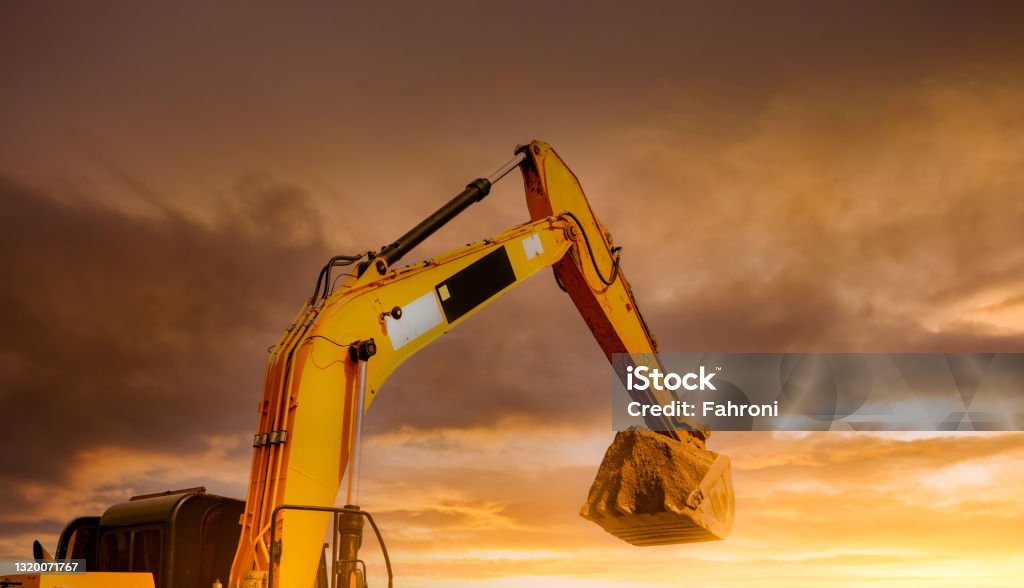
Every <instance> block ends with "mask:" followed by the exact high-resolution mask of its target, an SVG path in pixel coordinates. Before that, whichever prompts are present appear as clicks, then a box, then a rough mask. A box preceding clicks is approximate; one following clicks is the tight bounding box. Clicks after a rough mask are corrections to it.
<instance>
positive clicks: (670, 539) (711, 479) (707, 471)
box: [580, 429, 735, 546]
mask: <svg viewBox="0 0 1024 588" xmlns="http://www.w3.org/2000/svg"><path fill="white" fill-rule="evenodd" d="M734 512H735V504H734V500H733V490H732V473H731V471H730V468H729V458H728V457H726V456H724V455H719V454H717V453H714V452H712V451H708V450H707V449H705V448H704V447H703V443H701V442H700V441H698V440H696V439H693V438H691V437H686V438H684V440H682V441H677V440H675V439H672V438H670V437H668V436H665V435H662V434H659V433H655V432H652V431H648V430H646V429H630V430H628V431H621V432H619V433H618V434H617V435H616V436H615V440H614V441H612V444H611V445H610V446H609V447H608V451H607V452H605V456H604V460H603V461H602V462H601V467H600V468H599V469H598V472H597V477H596V478H595V479H594V483H593V485H592V486H591V487H590V495H589V496H588V497H587V502H586V504H584V505H583V508H582V509H581V510H580V516H582V517H583V518H585V519H587V520H590V521H593V522H595V523H597V524H598V525H600V526H601V528H603V529H604V530H605V531H607V532H609V533H611V534H612V535H615V536H616V537H618V538H619V539H622V540H623V541H626V542H627V543H631V544H633V545H640V546H646V545H670V544H676V543H694V542H697V541H711V540H715V539H725V537H726V536H728V535H729V531H730V530H731V529H732V522H733V515H734Z"/></svg>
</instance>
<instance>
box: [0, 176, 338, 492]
mask: <svg viewBox="0 0 1024 588" xmlns="http://www.w3.org/2000/svg"><path fill="white" fill-rule="evenodd" d="M0 199H2V200H3V202H4V206H3V208H2V210H0V224H2V225H3V227H4V230H3V232H2V233H0V251H3V252H4V253H3V256H4V259H5V260H6V262H5V270H4V271H5V274H6V277H5V279H4V280H3V282H2V286H0V301H2V306H0V357H2V358H3V361H2V362H0V414H4V415H6V417H5V430H6V434H8V435H10V436H11V437H10V438H16V439H32V442H31V443H23V444H18V445H17V446H16V447H15V446H12V445H10V444H8V445H7V446H6V448H5V449H4V451H3V467H2V474H0V476H2V477H3V479H6V480H18V479H32V480H43V479H49V478H53V477H54V476H59V475H61V474H60V472H61V471H62V466H63V465H66V463H67V461H68V460H69V459H71V458H72V457H73V456H74V455H75V454H76V452H78V451H80V450H83V449H87V448H90V447H96V446H102V445H119V444H123V445H127V446H130V447H138V448H157V447H159V448H165V449H168V448H173V449H168V450H171V451H188V450H189V449H194V448H196V447H201V446H202V444H203V443H204V440H205V438H206V436H208V435H213V434H224V433H237V432H240V431H245V430H247V429H248V428H250V427H252V426H253V423H254V422H255V411H254V407H255V402H256V401H257V399H258V398H259V394H260V390H261V378H262V369H263V365H264V361H265V359H264V358H265V353H266V347H267V346H268V345H270V344H272V343H273V341H274V340H275V338H276V337H277V336H278V335H279V332H280V330H281V329H283V327H284V326H286V322H287V321H288V319H289V317H290V316H291V315H290V313H291V312H294V310H292V309H293V308H297V307H298V305H299V304H301V302H302V300H303V298H304V297H305V296H308V294H307V292H308V290H309V289H310V288H311V285H310V284H311V278H312V277H313V276H315V272H316V268H317V265H318V264H319V263H320V262H321V261H322V259H323V258H324V257H325V251H326V250H325V248H324V244H323V241H322V239H321V234H320V229H319V225H318V219H317V215H316V210H315V208H313V207H312V205H311V204H310V202H309V199H308V196H307V195H306V194H305V192H304V191H303V190H301V189H299V188H296V187H294V186H290V185H287V184H283V183H280V182H277V181H274V180H272V179H270V178H266V177H263V178H250V179H247V180H245V181H243V182H242V183H241V184H240V185H239V186H238V189H237V190H236V192H235V193H234V195H233V196H232V198H230V199H229V200H227V201H226V202H225V203H224V204H223V205H222V207H221V208H222V210H221V211H219V212H217V213H216V215H215V217H214V218H213V219H212V220H210V221H200V220H195V219H192V218H190V217H188V216H186V215H184V214H182V213H175V212H172V211H170V210H168V209H165V210H163V211H162V212H160V213H159V214H158V215H157V216H153V217H141V216H133V215H129V214H126V213H123V212H119V211H117V210H114V209H111V208H106V207H103V206H101V205H98V204H92V203H84V202H78V203H74V202H72V203H61V202H58V201H57V200H55V199H53V198H51V197H48V196H47V195H45V194H41V193H38V192H34V191H33V190H31V189H29V188H27V187H25V186H23V185H20V184H18V183H16V182H14V181H12V180H10V179H3V180H0Z"/></svg>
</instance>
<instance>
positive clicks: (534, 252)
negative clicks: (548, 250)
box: [523, 233, 544, 259]
mask: <svg viewBox="0 0 1024 588" xmlns="http://www.w3.org/2000/svg"><path fill="white" fill-rule="evenodd" d="M523 253H525V254H526V259H533V258H534V257H536V256H538V255H540V254H541V253H544V244H543V243H541V242H540V235H538V234H537V233H534V234H532V235H530V236H529V237H526V238H525V239H523Z"/></svg>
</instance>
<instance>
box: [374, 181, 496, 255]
mask: <svg viewBox="0 0 1024 588" xmlns="http://www.w3.org/2000/svg"><path fill="white" fill-rule="evenodd" d="M490 192H491V182H490V181H488V180H486V179H484V178H478V179H475V180H473V181H472V182H470V183H469V185H468V186H466V189H465V190H463V191H462V192H461V193H460V194H459V195H458V196H456V197H455V198H452V199H451V200H449V201H448V202H447V203H446V204H445V205H444V206H442V207H441V208H438V209H437V211H436V212H434V214H432V215H430V216H428V217H427V218H425V219H423V221H421V222H420V223H419V224H418V225H416V226H415V227H413V228H411V229H409V230H408V231H407V232H406V233H405V234H404V235H402V236H401V237H399V238H398V240H397V241H395V242H394V243H392V244H390V245H388V246H387V247H385V248H384V249H382V250H381V251H380V253H379V254H377V258H378V259H383V260H384V261H386V262H387V264H388V265H389V266H390V265H393V264H394V263H395V262H396V261H398V260H399V259H401V258H402V257H403V256H404V255H405V254H406V253H408V252H409V251H410V250H412V248H413V247H415V246H417V245H419V244H420V243H422V242H423V240H424V239H426V238H427V237H429V236H431V235H433V234H434V233H435V232H437V230H438V229H440V228H441V227H443V226H445V225H446V224H448V222H449V221H451V220H452V219H453V218H455V217H456V216H458V215H459V214H460V213H461V212H462V211H463V210H466V209H467V208H469V205H470V204H473V203H474V202H479V201H481V200H483V199H484V197H485V196H487V195H488V194H490Z"/></svg>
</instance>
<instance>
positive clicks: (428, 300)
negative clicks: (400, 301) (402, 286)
mask: <svg viewBox="0 0 1024 588" xmlns="http://www.w3.org/2000/svg"><path fill="white" fill-rule="evenodd" d="M442 322H444V316H443V315H442V314H441V307H440V306H438V304H437V297H436V296H434V291H433V290H431V291H430V292H427V293H426V294H424V295H423V296H420V297H419V298H417V299H416V300H413V301H412V302H410V303H409V304H406V305H405V306H403V307H402V318H400V319H398V320H395V319H394V318H392V317H390V316H386V317H384V325H385V326H386V327H387V331H388V339H391V347H392V348H394V350H395V351H398V350H399V349H401V348H402V347H403V346H404V345H405V344H406V343H408V342H409V341H412V340H414V339H416V338H417V337H419V336H420V335H422V334H424V333H426V332H427V331H429V330H430V329H433V328H434V327H436V326H437V325H439V324H441V323H442Z"/></svg>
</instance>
